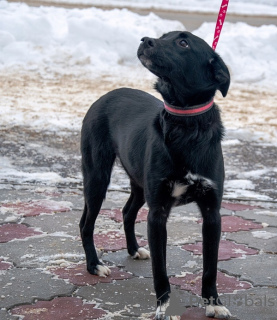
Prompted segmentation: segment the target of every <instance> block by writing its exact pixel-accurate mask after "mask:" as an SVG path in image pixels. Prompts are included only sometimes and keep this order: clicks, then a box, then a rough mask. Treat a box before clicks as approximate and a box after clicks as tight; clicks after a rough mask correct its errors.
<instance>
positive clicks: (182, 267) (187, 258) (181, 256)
mask: <svg viewBox="0 0 277 320" xmlns="http://www.w3.org/2000/svg"><path fill="white" fill-rule="evenodd" d="M102 258H103V261H107V262H110V263H112V264H115V265H116V266H118V267H124V269H125V270H127V271H129V272H131V273H133V274H134V275H136V276H138V277H139V276H143V277H152V266H151V259H147V260H134V259H133V258H132V257H130V256H129V255H128V253H127V251H126V250H121V251H117V252H113V253H109V254H105V255H103V257H102ZM201 268H202V258H200V257H194V256H192V255H191V254H190V253H189V252H187V251H185V250H182V249H180V248H179V247H175V246H168V247H167V273H168V275H169V276H171V275H176V274H181V273H182V272H186V271H189V272H194V271H196V270H199V269H201Z"/></svg>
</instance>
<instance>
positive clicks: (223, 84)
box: [209, 56, 230, 97]
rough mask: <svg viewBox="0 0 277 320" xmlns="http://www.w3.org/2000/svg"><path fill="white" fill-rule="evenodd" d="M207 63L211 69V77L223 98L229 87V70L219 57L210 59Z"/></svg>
mask: <svg viewBox="0 0 277 320" xmlns="http://www.w3.org/2000/svg"><path fill="white" fill-rule="evenodd" d="M209 63H210V65H211V67H212V72H213V77H214V79H215V80H216V82H217V84H218V90H219V91H220V92H221V93H222V96H223V97H226V95H227V92H228V89H229V86H230V73H229V70H228V68H227V66H226V64H225V63H224V62H223V60H222V59H221V58H220V57H219V56H216V57H214V58H212V59H210V61H209Z"/></svg>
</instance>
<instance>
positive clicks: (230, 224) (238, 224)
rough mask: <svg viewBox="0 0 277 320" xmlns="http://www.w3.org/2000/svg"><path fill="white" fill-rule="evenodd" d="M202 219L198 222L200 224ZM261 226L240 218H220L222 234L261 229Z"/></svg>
mask: <svg viewBox="0 0 277 320" xmlns="http://www.w3.org/2000/svg"><path fill="white" fill-rule="evenodd" d="M202 222H203V219H200V220H199V223H202ZM262 228H263V226H262V225H261V224H258V223H255V222H252V221H249V220H245V219H243V218H241V217H236V216H223V217H222V218H221V231H222V232H237V231H247V230H251V229H262Z"/></svg>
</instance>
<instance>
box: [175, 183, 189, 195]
mask: <svg viewBox="0 0 277 320" xmlns="http://www.w3.org/2000/svg"><path fill="white" fill-rule="evenodd" d="M187 189H188V185H185V184H180V183H177V182H174V186H173V189H172V193H171V195H172V197H173V198H179V197H180V196H181V195H182V194H184V193H185V192H186V191H187Z"/></svg>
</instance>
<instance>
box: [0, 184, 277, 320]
mask: <svg viewBox="0 0 277 320" xmlns="http://www.w3.org/2000/svg"><path fill="white" fill-rule="evenodd" d="M112 193H113V195H112V197H111V198H114V197H116V193H115V192H112ZM127 196H128V195H126V197H127ZM107 198H108V199H109V195H108V197H107ZM82 201H83V197H82V194H81V191H79V190H78V189H66V188H64V189H62V188H60V189H58V188H56V189H53V188H47V187H45V188H44V191H43V192H41V189H39V192H38V188H37V187H35V186H32V187H30V188H29V189H28V190H22V189H21V191H20V192H19V191H18V190H16V189H10V190H3V192H2V193H1V196H0V202H1V207H0V288H1V292H0V307H1V309H0V319H1V320H11V319H22V317H23V319H24V320H48V319H49V320H50V319H54V320H56V319H57V320H58V319H61V320H67V319H76V320H77V319H80V320H84V319H114V320H121V319H122V320H123V319H152V318H153V312H154V309H155V308H154V306H155V296H154V292H153V284H152V274H151V262H150V261H144V260H143V261H134V260H133V259H132V258H130V257H128V255H127V251H126V249H125V248H126V243H125V239H124V234H123V226H122V216H121V207H120V206H119V203H118V201H116V202H113V201H111V200H109V201H106V202H105V203H104V204H103V209H102V211H101V213H100V215H99V217H98V221H97V227H96V243H97V247H98V249H99V254H100V255H101V256H102V259H103V261H105V263H106V264H107V265H109V266H110V267H111V270H112V273H111V275H110V276H109V277H107V278H99V277H96V276H92V275H90V274H88V273H87V271H86V268H85V261H84V258H85V257H84V252H83V249H82V245H81V241H80V237H79V230H78V222H79V219H80V216H81V213H82V212H81V206H82ZM123 205H124V201H122V206H123ZM276 215H277V211H276V209H268V208H262V207H260V206H255V205H248V204H243V205H242V204H240V203H223V206H222V216H223V217H222V224H223V227H222V230H223V233H222V242H221V246H220V253H219V264H218V267H219V273H218V291H219V293H220V294H221V295H222V300H223V301H224V302H225V305H226V306H228V308H229V309H230V311H231V312H232V314H233V315H234V319H241V320H253V319H254V320H255V319H257V320H262V319H267V320H276V319H277V316H276V314H277V298H276V297H277V271H276V265H277V255H276V253H277V223H276ZM146 219H147V209H146V208H143V209H142V210H141V211H140V214H139V219H138V221H137V224H136V232H137V236H138V239H139V241H140V243H141V245H142V246H146V247H147V232H146ZM201 271H202V256H201V219H200V216H199V214H198V210H197V208H196V206H195V205H193V204H190V205H188V206H184V207H180V208H175V209H174V210H173V212H172V214H171V217H170V219H169V222H168V274H169V276H170V282H171V284H172V290H173V292H174V294H175V296H176V297H177V298H178V301H179V302H180V304H181V305H182V307H183V310H184V314H183V316H182V320H185V319H186V320H193V319H200V320H201V319H206V318H205V316H204V309H201V308H196V306H197V305H198V302H199V294H200V290H201V289H200V284H201Z"/></svg>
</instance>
